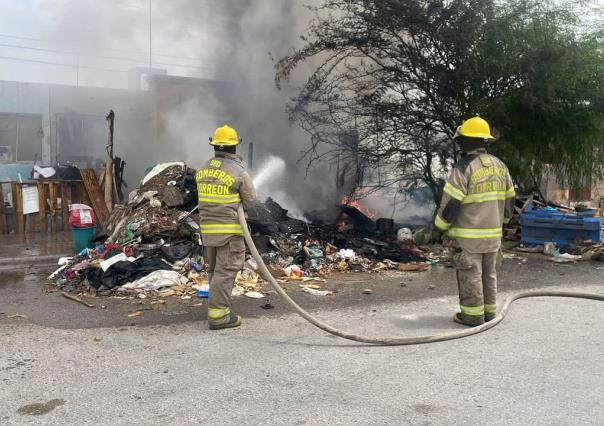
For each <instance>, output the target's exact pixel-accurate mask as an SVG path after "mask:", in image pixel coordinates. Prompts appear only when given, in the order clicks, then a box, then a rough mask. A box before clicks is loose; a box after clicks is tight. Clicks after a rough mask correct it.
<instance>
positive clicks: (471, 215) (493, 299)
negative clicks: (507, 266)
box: [435, 117, 516, 326]
mask: <svg viewBox="0 0 604 426" xmlns="http://www.w3.org/2000/svg"><path fill="white" fill-rule="evenodd" d="M494 139H495V138H494V137H493V136H492V135H491V129H490V127H489V124H488V123H487V122H486V121H485V120H483V119H482V118H480V117H474V118H470V119H469V120H467V121H465V122H464V123H463V124H462V125H461V126H460V127H458V128H457V131H456V133H455V136H454V140H455V142H456V143H457V144H458V146H459V148H460V150H461V158H460V160H459V161H458V162H457V164H456V165H455V167H454V168H453V170H452V171H451V174H450V175H449V177H448V178H447V181H446V183H445V186H444V189H443V196H442V200H441V203H440V206H439V209H438V212H437V215H436V219H435V225H436V227H437V228H439V229H440V230H441V231H444V232H446V233H447V235H448V236H449V237H450V238H451V239H452V242H453V250H454V254H453V263H454V266H455V269H456V272H457V283H458V286H459V305H460V310H461V312H459V313H456V314H455V315H454V317H453V320H454V321H455V322H458V323H460V324H465V325H469V326H476V325H480V324H483V323H484V322H485V321H490V320H492V319H493V318H494V317H495V315H496V314H497V270H496V268H497V263H498V260H499V253H500V247H501V237H502V233H503V231H502V228H503V224H504V223H507V222H509V220H510V218H511V217H512V212H513V208H514V200H515V197H516V193H515V191H514V184H513V182H512V178H511V177H510V173H509V171H508V168H507V167H506V165H505V164H504V163H503V162H502V161H501V160H500V159H499V158H497V157H495V156H493V155H490V154H488V153H487V151H486V148H487V146H488V143H489V142H490V141H492V140H494Z"/></svg>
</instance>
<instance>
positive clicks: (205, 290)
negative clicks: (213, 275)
mask: <svg viewBox="0 0 604 426" xmlns="http://www.w3.org/2000/svg"><path fill="white" fill-rule="evenodd" d="M197 297H199V298H201V299H207V298H208V297H210V285H209V284H203V285H201V286H198V287H197Z"/></svg>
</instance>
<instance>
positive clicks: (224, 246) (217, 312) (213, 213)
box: [196, 125, 256, 330]
mask: <svg viewBox="0 0 604 426" xmlns="http://www.w3.org/2000/svg"><path fill="white" fill-rule="evenodd" d="M240 142H241V139H240V138H239V135H238V134H237V131H236V130H235V129H233V128H232V127H229V126H226V125H225V126H223V127H219V128H218V129H216V131H215V132H214V136H213V137H211V138H210V145H212V146H213V147H214V158H212V159H210V160H209V161H208V162H207V163H206V164H205V165H204V166H203V167H202V168H201V169H200V170H199V171H198V172H197V175H196V180H197V193H198V196H199V215H200V228H201V235H202V239H203V246H204V260H205V262H206V263H207V264H208V265H209V266H208V278H209V281H210V298H209V306H208V322H209V324H210V329H211V330H219V329H224V328H232V327H238V326H240V325H241V317H240V316H239V315H235V314H233V313H232V312H231V292H232V290H233V286H234V284H235V278H236V277H237V273H238V272H239V270H241V268H242V267H243V263H244V261H245V243H244V241H243V229H242V228H241V225H240V224H239V221H238V219H237V208H238V207H239V203H243V207H244V209H246V210H248V209H249V208H251V207H253V205H254V204H255V203H256V190H255V188H254V184H253V182H252V179H251V178H250V175H249V174H248V173H247V171H246V170H245V167H244V165H243V160H242V158H241V157H240V156H239V155H237V153H236V151H237V145H239V143H240Z"/></svg>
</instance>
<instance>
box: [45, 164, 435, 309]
mask: <svg viewBox="0 0 604 426" xmlns="http://www.w3.org/2000/svg"><path fill="white" fill-rule="evenodd" d="M347 208H348V210H350V209H351V207H347ZM348 213H349V216H352V217H354V216H355V214H352V215H351V214H350V211H349V212H348ZM359 214H362V213H360V212H359ZM248 216H249V225H250V229H251V232H252V235H253V239H254V241H255V243H256V246H257V248H258V250H259V251H260V252H261V254H262V257H263V259H264V261H265V263H266V264H267V265H268V267H269V270H270V271H271V273H272V274H273V276H274V277H275V278H277V279H279V280H280V281H281V282H286V281H290V280H294V281H301V282H303V283H305V282H307V281H317V282H320V281H324V280H325V279H326V278H327V277H328V276H329V275H330V274H331V273H333V272H349V271H354V272H378V271H383V270H401V271H423V270H426V269H428V267H429V262H427V260H429V259H428V257H429V256H428V255H426V254H425V252H424V251H422V250H420V249H419V248H417V247H416V244H415V243H414V241H413V236H412V235H411V233H410V232H409V236H406V237H403V238H401V236H400V235H399V236H397V235H396V234H388V233H384V232H381V231H378V230H376V229H375V228H374V229H373V230H369V229H368V227H367V223H369V222H367V221H366V220H365V218H363V220H364V223H363V226H362V227H356V228H355V227H354V226H348V227H347V228H346V230H342V228H341V227H338V226H337V225H335V224H324V223H323V224H320V225H313V224H312V223H308V222H307V221H304V220H300V219H295V218H292V217H290V216H289V215H288V211H287V210H285V209H283V208H282V207H281V206H280V205H279V204H278V203H276V202H275V201H274V200H272V199H271V198H269V199H267V200H266V202H265V203H262V204H259V205H258V206H257V207H256V208H254V209H252V211H250V212H248ZM368 220H370V219H368ZM198 223H199V217H198V214H197V188H196V182H195V170H193V169H191V168H188V167H187V165H186V164H185V163H182V162H175V163H164V164H158V165H157V166H155V167H154V168H153V169H151V170H150V171H149V172H148V173H147V175H146V176H145V177H144V179H143V180H142V181H141V185H140V188H139V189H138V190H135V191H133V192H132V193H131V194H130V195H129V197H128V202H127V203H126V204H125V205H123V206H119V205H118V206H116V207H115V208H114V210H113V212H112V213H111V216H110V218H109V219H108V223H107V224H106V226H105V231H106V234H104V235H97V236H96V237H95V241H96V242H97V244H96V246H95V247H94V248H87V249H84V250H82V251H81V252H80V253H78V254H77V255H75V256H74V257H71V258H63V259H61V261H60V268H59V269H58V270H57V271H55V272H54V273H53V274H52V275H51V276H50V278H51V279H52V280H53V281H54V282H55V283H56V285H57V286H58V287H59V288H60V289H61V290H63V291H67V292H73V291H82V290H85V291H89V292H92V293H94V294H97V295H109V294H116V293H117V294H123V293H127V294H134V295H141V294H144V293H149V292H153V293H154V295H156V296H160V297H167V296H180V297H181V298H190V297H191V296H194V295H195V294H196V293H197V294H198V295H199V296H200V297H204V296H205V297H207V291H208V279H207V272H206V271H207V265H206V264H205V262H204V259H203V255H202V241H201V238H200V234H199V225H198ZM256 271H257V265H256V264H255V262H254V261H253V259H251V258H250V257H249V256H248V259H247V261H246V263H245V267H244V268H243V270H242V271H241V272H240V273H239V275H238V277H237V286H236V287H235V289H234V291H233V294H234V295H246V296H248V297H258V298H260V297H263V294H265V293H266V291H267V290H268V284H267V283H266V282H264V280H262V278H261V277H260V276H259V275H258V273H257V272H256ZM304 288H310V287H308V286H305V287H304ZM305 291H307V290H305Z"/></svg>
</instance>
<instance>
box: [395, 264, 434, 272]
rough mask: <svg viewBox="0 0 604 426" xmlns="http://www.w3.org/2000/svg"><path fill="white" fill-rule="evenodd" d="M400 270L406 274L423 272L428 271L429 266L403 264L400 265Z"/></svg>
mask: <svg viewBox="0 0 604 426" xmlns="http://www.w3.org/2000/svg"><path fill="white" fill-rule="evenodd" d="M398 270H399V271H405V272H423V271H427V270H428V265H426V264H425V263H401V264H399V265H398Z"/></svg>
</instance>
